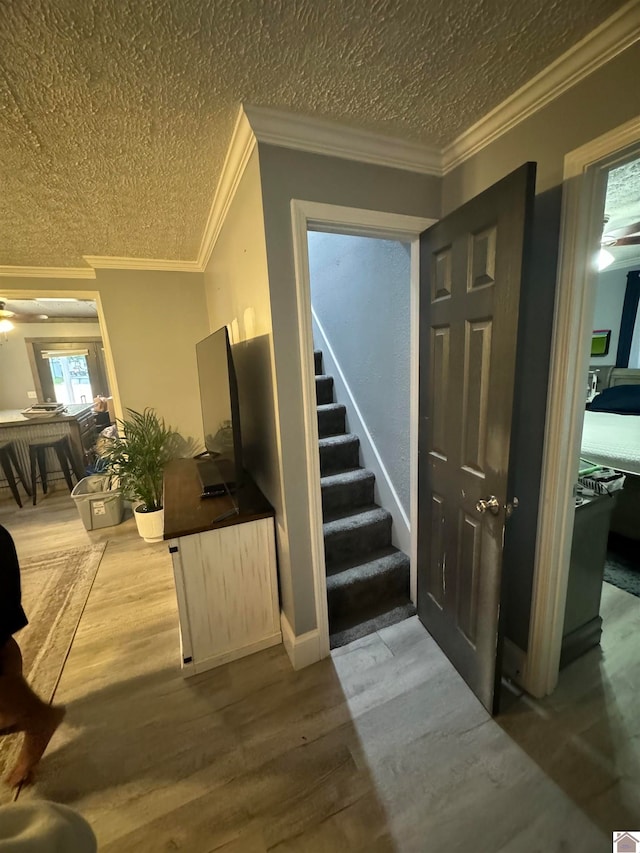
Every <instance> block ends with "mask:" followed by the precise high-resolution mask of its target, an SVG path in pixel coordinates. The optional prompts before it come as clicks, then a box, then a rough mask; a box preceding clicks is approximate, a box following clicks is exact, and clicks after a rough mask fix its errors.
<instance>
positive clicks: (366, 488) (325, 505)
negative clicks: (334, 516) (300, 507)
mask: <svg viewBox="0 0 640 853" xmlns="http://www.w3.org/2000/svg"><path fill="white" fill-rule="evenodd" d="M374 483H375V477H371V478H370V479H367V480H356V481H355V482H354V483H346V484H345V483H340V484H338V485H335V486H330V487H327V486H323V487H322V512H323V513H324V514H325V515H328V514H329V513H332V512H340V511H341V510H344V509H349V507H354V508H358V507H361V506H369V505H370V504H372V503H373V500H374V498H373V487H374Z"/></svg>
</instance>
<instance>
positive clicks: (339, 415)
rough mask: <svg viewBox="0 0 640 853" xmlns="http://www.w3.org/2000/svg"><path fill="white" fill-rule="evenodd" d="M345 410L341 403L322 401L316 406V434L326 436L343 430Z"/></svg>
mask: <svg viewBox="0 0 640 853" xmlns="http://www.w3.org/2000/svg"><path fill="white" fill-rule="evenodd" d="M346 414H347V410H346V407H345V406H344V405H343V404H342V403H323V404H322V405H320V406H318V435H319V437H320V438H327V437H328V436H332V435H341V434H343V433H344V432H345V429H346V427H345V423H346V421H345V418H346Z"/></svg>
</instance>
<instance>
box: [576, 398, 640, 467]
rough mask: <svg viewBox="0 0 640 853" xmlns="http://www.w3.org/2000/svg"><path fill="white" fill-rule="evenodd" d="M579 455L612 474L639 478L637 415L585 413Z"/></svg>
mask: <svg viewBox="0 0 640 853" xmlns="http://www.w3.org/2000/svg"><path fill="white" fill-rule="evenodd" d="M580 456H581V457H582V458H583V459H588V460H589V461H590V462H596V463H597V464H598V465H606V466H607V467H609V468H615V469H616V471H624V472H625V473H627V474H639V475H640V415H613V414H611V412H588V411H587V412H585V413H584V430H583V432H582V449H581V451H580Z"/></svg>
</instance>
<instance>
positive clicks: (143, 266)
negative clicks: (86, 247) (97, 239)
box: [83, 255, 202, 277]
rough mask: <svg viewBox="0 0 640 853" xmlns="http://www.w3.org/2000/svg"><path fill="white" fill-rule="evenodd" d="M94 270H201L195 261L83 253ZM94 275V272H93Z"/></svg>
mask: <svg viewBox="0 0 640 853" xmlns="http://www.w3.org/2000/svg"><path fill="white" fill-rule="evenodd" d="M83 258H84V260H85V261H86V262H87V263H88V264H89V265H90V266H92V267H93V268H94V270H160V271H162V270H164V271H166V272H202V270H201V269H200V267H199V266H198V263H197V261H169V260H163V259H162V258H112V257H108V256H104V257H102V256H99V255H83ZM94 277H95V273H94Z"/></svg>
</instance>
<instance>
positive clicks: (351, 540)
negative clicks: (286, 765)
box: [308, 230, 415, 648]
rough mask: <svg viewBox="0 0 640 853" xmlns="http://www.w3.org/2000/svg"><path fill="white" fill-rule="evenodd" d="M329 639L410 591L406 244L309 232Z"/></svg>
mask: <svg viewBox="0 0 640 853" xmlns="http://www.w3.org/2000/svg"><path fill="white" fill-rule="evenodd" d="M308 254H309V266H310V285H311V312H312V323H313V338H314V350H315V369H316V392H317V397H318V432H319V452H320V473H321V499H322V515H323V534H324V536H323V538H324V547H325V563H326V569H327V598H328V613H329V630H330V636H331V647H332V648H337V647H339V646H342V645H345V644H346V643H349V642H351V641H353V640H355V639H359V638H360V637H362V636H365V635H367V634H371V633H373V632H374V631H376V630H378V629H379V628H382V627H386V626H387V625H391V624H394V623H395V622H399V621H401V620H402V619H404V618H407V617H408V616H413V615H414V614H415V607H414V606H413V605H412V604H411V602H410V598H409V595H410V592H409V589H410V559H409V554H410V551H411V537H410V523H409V514H410V466H409V458H410V416H409V414H410V403H411V395H410V380H411V352H410V343H411V341H410V334H409V329H410V327H411V246H410V244H408V243H404V242H401V241H398V240H386V239H380V238H378V237H370V236H355V235H352V234H337V233H333V232H332V233H325V232H322V231H317V230H309V232H308Z"/></svg>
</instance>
